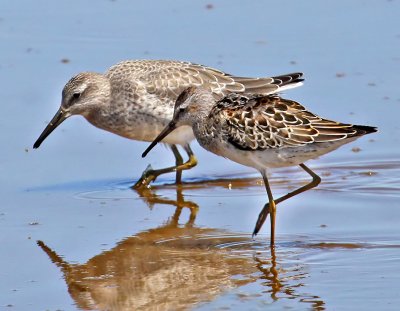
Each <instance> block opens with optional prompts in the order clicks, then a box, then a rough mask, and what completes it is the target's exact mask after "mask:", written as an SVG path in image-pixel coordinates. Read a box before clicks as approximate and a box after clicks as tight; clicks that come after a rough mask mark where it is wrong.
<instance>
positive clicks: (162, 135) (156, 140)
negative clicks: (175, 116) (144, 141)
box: [142, 121, 176, 158]
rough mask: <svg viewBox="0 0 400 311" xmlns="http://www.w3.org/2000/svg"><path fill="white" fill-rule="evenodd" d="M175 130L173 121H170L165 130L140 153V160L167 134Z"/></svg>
mask: <svg viewBox="0 0 400 311" xmlns="http://www.w3.org/2000/svg"><path fill="white" fill-rule="evenodd" d="M175 129H176V123H175V121H171V122H170V123H169V124H168V125H167V126H166V128H165V129H163V130H162V132H161V133H160V134H159V135H158V136H157V137H156V139H154V141H153V142H152V143H151V144H150V146H148V147H147V149H146V150H145V151H144V152H143V153H142V158H144V157H145V156H146V155H147V154H148V153H149V152H150V150H151V149H153V148H154V146H155V145H157V143H159V142H160V141H161V140H163V139H164V138H165V137H166V136H167V135H168V134H169V133H171V132H172V131H173V130H175Z"/></svg>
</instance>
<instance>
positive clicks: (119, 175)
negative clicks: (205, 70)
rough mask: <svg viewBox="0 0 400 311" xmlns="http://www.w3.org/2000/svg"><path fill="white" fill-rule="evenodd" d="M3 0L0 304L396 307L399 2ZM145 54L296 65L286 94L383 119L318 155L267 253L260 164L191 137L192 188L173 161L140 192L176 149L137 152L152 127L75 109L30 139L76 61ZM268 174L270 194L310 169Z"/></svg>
mask: <svg viewBox="0 0 400 311" xmlns="http://www.w3.org/2000/svg"><path fill="white" fill-rule="evenodd" d="M0 7H1V9H0V39H1V41H2V42H5V43H6V44H4V46H2V49H1V53H0V85H2V86H3V87H1V88H0V95H1V98H2V107H3V118H2V119H1V121H0V128H1V130H2V133H3V134H2V135H1V136H0V139H1V143H2V146H3V152H2V153H0V160H1V163H2V165H1V166H0V170H1V174H0V176H1V177H0V178H1V181H2V183H1V185H2V187H1V190H0V191H1V198H2V204H1V205H0V242H1V245H2V255H1V256H0V310H2V309H4V310H137V309H138V310H187V309H189V310H192V309H193V310H264V309H270V310H282V309H293V310H373V309H374V310H376V309H378V310H397V309H398V305H399V303H400V298H399V297H400V295H399V294H400V292H399V291H400V287H399V285H398V284H400V269H399V268H400V266H399V262H400V229H399V219H400V209H399V203H400V160H399V159H400V157H399V155H400V148H399V143H400V141H399V137H400V127H399V124H398V121H397V119H398V115H399V112H400V108H399V105H400V96H399V93H398V81H399V79H398V69H399V64H400V55H399V54H398V53H399V51H400V49H399V44H400V32H399V31H398V29H399V21H398V16H397V15H398V12H399V11H400V4H399V2H398V1H383V0H382V1H368V2H348V1H334V2H333V1H325V2H323V3H322V2H320V1H308V2H307V4H301V3H300V2H286V1H285V2H279V3H272V2H271V3H268V4H266V3H264V2H254V3H250V4H246V5H244V4H242V3H240V4H239V3H233V2H231V1H230V2H228V1H213V2H212V3H211V2H210V3H207V2H187V1H174V2H173V3H172V2H165V1H159V2H157V5H152V4H151V3H139V2H131V1H127V0H118V1H100V2H96V7H93V2H90V1H89V2H81V1H79V2H78V1H57V2H55V3H48V1H42V0H39V1H35V2H30V1H27V0H24V1H18V3H16V2H15V1H11V0H7V1H3V2H2V4H1V5H0ZM93 11H94V12H95V13H96V14H95V15H93V14H92V13H93ZM88 16H90V18H89V17H88ZM189 39H190V40H189ZM139 58H152V59H160V58H168V59H181V60H191V61H194V62H198V63H203V64H207V65H210V66H213V67H217V68H220V69H222V70H225V71H227V72H232V73H235V74H238V75H251V76H260V75H274V74H275V75H276V74H282V73H286V72H293V71H304V72H305V74H306V81H305V85H304V86H302V87H301V88H299V89H296V90H291V91H288V92H287V94H285V96H287V97H290V98H292V99H294V100H298V101H300V102H301V103H302V104H304V105H305V106H306V107H308V108H309V109H310V110H312V111H313V112H315V113H318V114H320V115H322V116H325V117H329V118H331V119H337V120H340V121H343V122H351V123H357V124H366V125H373V126H378V128H379V132H378V133H377V134H373V135H368V136H367V137H363V138H361V139H359V140H357V141H356V142H354V143H352V144H349V145H346V146H344V147H342V148H341V149H339V150H337V151H335V152H333V153H331V154H329V155H326V156H324V157H322V158H321V159H318V160H315V161H310V162H309V163H308V165H309V166H310V167H311V168H312V169H313V170H315V171H316V173H318V174H319V175H320V176H321V177H322V183H321V184H320V185H319V186H318V187H317V188H316V189H313V190H310V191H308V192H306V193H303V194H301V195H299V196H296V197H294V198H292V199H290V200H288V201H285V202H283V203H281V204H279V205H278V214H277V241H276V242H277V245H276V249H275V251H274V252H272V253H271V250H270V248H269V224H268V220H267V222H266V223H265V225H264V227H263V229H262V231H261V233H260V234H259V235H258V236H257V237H255V238H254V239H253V238H252V236H251V233H252V231H253V228H254V224H255V221H256V219H257V217H258V213H259V212H260V210H261V208H262V207H263V205H264V204H265V201H266V194H265V190H264V186H263V184H262V181H261V178H260V176H259V175H258V173H257V172H254V171H253V170H251V169H248V168H245V167H242V166H239V165H236V164H234V163H231V162H229V161H227V160H225V159H222V158H218V157H216V156H214V155H212V154H210V153H207V152H205V151H203V150H202V149H201V148H200V147H199V146H198V145H197V144H196V143H194V144H193V149H194V151H195V153H196V154H197V156H198V159H199V165H198V166H197V167H196V168H194V169H193V170H191V171H189V172H185V173H184V179H185V182H186V183H185V184H184V186H183V187H182V189H176V187H175V186H173V185H171V183H172V181H173V176H172V175H166V176H163V177H160V178H159V179H158V180H157V183H156V184H155V185H154V186H153V187H152V189H150V190H147V191H143V192H140V193H138V192H135V191H133V190H131V189H130V186H131V185H132V183H133V181H134V180H136V179H137V178H138V177H139V176H140V173H141V172H142V170H143V169H144V168H145V167H146V165H147V164H148V163H151V164H152V166H153V167H155V168H157V167H163V166H167V165H170V164H171V163H172V162H173V157H172V154H171V155H170V154H169V152H168V154H167V152H166V151H165V150H164V149H163V148H162V147H157V148H156V149H155V150H154V151H153V152H152V153H151V154H150V155H149V157H148V158H146V159H145V160H143V159H141V158H140V155H141V153H142V151H143V150H144V149H145V148H146V147H147V144H146V143H140V142H132V141H129V140H126V139H122V138H119V137H116V136H114V135H112V134H109V133H106V132H103V131H100V130H98V129H96V128H93V127H92V126H90V125H89V124H88V123H87V122H85V121H84V120H83V119H82V118H71V119H70V120H67V121H66V122H65V123H64V124H62V125H61V126H60V128H58V129H57V130H56V131H55V132H54V133H53V134H51V136H50V137H49V138H48V139H47V140H46V141H45V142H44V144H43V146H41V147H40V149H38V150H35V151H33V150H32V149H31V146H32V144H33V142H34V141H35V139H36V138H37V137H38V135H39V134H40V132H41V131H42V130H43V128H44V126H45V124H46V122H48V121H49V119H50V118H51V117H52V116H53V114H54V113H55V111H56V110H57V108H58V104H59V102H60V93H61V89H62V86H63V85H64V83H65V82H66V81H67V80H68V79H69V78H70V77H71V76H72V75H73V74H75V73H77V72H79V71H85V70H94V71H104V70H105V69H106V68H107V67H108V66H110V65H112V64H114V63H115V62H117V61H119V60H122V59H139ZM165 154H167V155H166V156H165V157H162V156H161V155H165ZM270 174H271V184H272V188H273V191H274V195H275V196H276V197H279V196H280V195H283V194H286V193H287V192H289V191H291V190H293V189H295V188H297V187H299V186H302V185H304V184H305V183H307V182H308V180H309V176H307V174H305V173H304V172H303V171H302V170H301V169H299V168H287V169H280V170H272V171H271V172H270Z"/></svg>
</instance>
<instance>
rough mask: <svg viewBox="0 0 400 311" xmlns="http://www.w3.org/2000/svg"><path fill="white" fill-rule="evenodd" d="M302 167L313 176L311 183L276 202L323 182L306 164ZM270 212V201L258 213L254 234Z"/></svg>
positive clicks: (277, 200) (301, 165)
mask: <svg viewBox="0 0 400 311" xmlns="http://www.w3.org/2000/svg"><path fill="white" fill-rule="evenodd" d="M300 167H301V168H302V169H303V170H305V171H306V172H307V173H308V174H309V175H310V176H311V177H312V178H313V180H312V181H311V182H310V183H308V184H307V185H304V186H303V187H300V188H299V189H296V190H294V191H292V192H289V193H288V194H286V195H284V196H282V197H280V198H278V199H276V200H275V204H278V203H280V202H282V201H285V200H287V199H289V198H291V197H293V196H295V195H297V194H299V193H302V192H304V191H307V190H310V189H311V188H314V187H316V186H318V184H319V183H320V182H321V178H320V177H319V176H318V175H317V174H315V173H314V172H313V171H312V170H311V169H309V168H308V167H307V166H306V165H304V164H300ZM269 213H270V208H269V203H267V204H265V206H264V208H263V210H262V211H261V213H260V214H259V215H258V219H257V223H256V227H255V228H254V231H253V236H254V235H257V233H258V232H259V231H260V229H261V227H262V225H263V224H264V221H265V219H267V217H268V214H269Z"/></svg>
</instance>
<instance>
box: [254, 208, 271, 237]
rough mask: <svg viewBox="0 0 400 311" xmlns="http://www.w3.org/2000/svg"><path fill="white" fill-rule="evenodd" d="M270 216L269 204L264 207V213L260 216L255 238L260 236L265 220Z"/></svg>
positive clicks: (255, 229)
mask: <svg viewBox="0 0 400 311" xmlns="http://www.w3.org/2000/svg"><path fill="white" fill-rule="evenodd" d="M268 214H269V203H267V204H265V205H264V208H263V209H262V211H261V212H260V214H259V215H258V219H257V222H256V226H255V228H254V231H253V238H254V237H255V236H256V235H257V234H258V232H260V229H261V227H262V226H263V224H264V222H265V220H266V219H267V217H268Z"/></svg>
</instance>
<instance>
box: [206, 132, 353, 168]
mask: <svg viewBox="0 0 400 311" xmlns="http://www.w3.org/2000/svg"><path fill="white" fill-rule="evenodd" d="M352 140H353V139H349V140H341V141H337V142H330V143H317V144H308V145H304V146H298V147H286V148H279V149H278V148H271V149H264V150H255V151H252V150H240V149H238V148H236V147H234V146H233V145H231V144H229V143H227V144H224V145H220V146H218V148H217V149H215V150H210V151H212V152H214V153H216V154H218V155H221V156H223V157H225V158H228V159H230V160H232V161H234V162H237V163H240V164H242V165H246V166H250V167H254V168H255V169H257V170H260V169H263V168H278V167H287V166H293V165H299V164H301V163H304V162H306V161H308V160H311V159H315V158H318V157H319V156H321V155H324V154H326V153H328V152H331V151H333V150H335V149H337V148H338V147H340V146H341V145H343V144H346V143H348V142H350V141H352Z"/></svg>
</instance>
